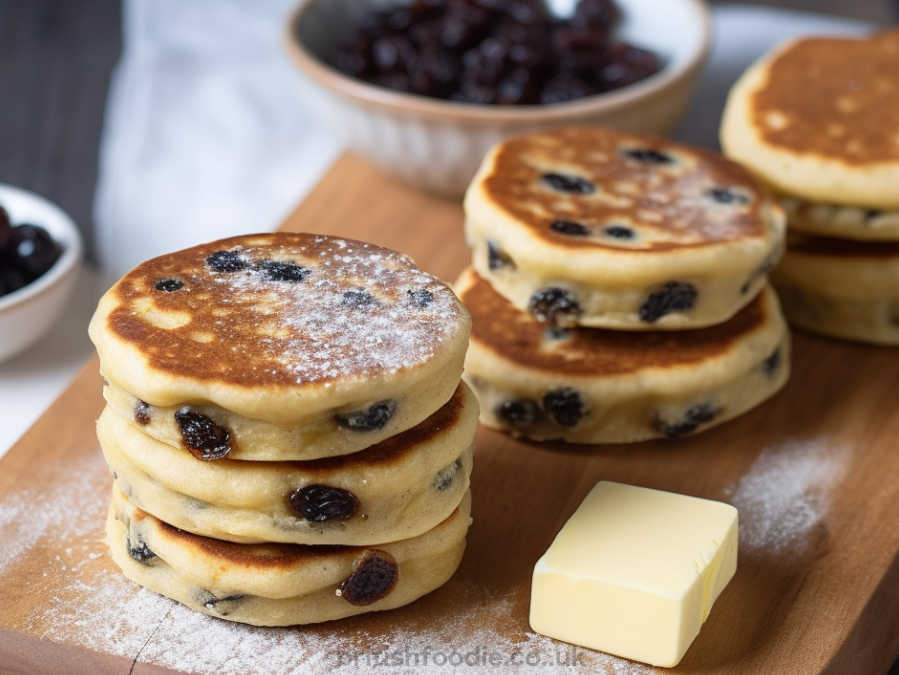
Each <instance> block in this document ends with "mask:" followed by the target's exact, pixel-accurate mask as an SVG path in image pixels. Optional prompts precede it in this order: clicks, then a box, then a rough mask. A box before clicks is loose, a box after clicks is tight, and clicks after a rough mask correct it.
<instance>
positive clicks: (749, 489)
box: [726, 442, 845, 555]
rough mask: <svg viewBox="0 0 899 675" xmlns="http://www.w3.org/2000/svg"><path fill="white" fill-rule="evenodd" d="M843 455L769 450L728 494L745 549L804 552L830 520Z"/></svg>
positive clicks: (803, 447) (802, 446)
mask: <svg viewBox="0 0 899 675" xmlns="http://www.w3.org/2000/svg"><path fill="white" fill-rule="evenodd" d="M843 458H844V453H843V452H842V450H840V449H833V448H825V447H821V446H819V445H816V444H814V443H804V442H789V443H786V444H784V445H783V446H780V447H778V448H774V449H770V450H766V451H765V452H763V453H762V454H761V455H759V457H758V458H757V459H756V460H755V462H754V463H753V464H752V466H751V467H750V469H749V471H748V472H747V473H746V474H744V475H743V477H742V478H741V479H740V480H739V482H738V483H737V484H736V485H734V486H732V487H731V488H730V489H729V490H727V491H726V495H727V496H728V497H729V499H730V501H731V503H732V504H733V505H734V506H736V507H737V510H738V511H739V513H740V548H741V550H745V551H754V552H764V553H765V554H768V555H777V554H780V553H784V552H786V551H789V550H801V549H802V548H804V546H805V544H806V540H807V536H808V534H809V533H810V532H811V531H812V529H813V528H815V527H816V526H817V525H818V524H819V523H821V521H822V520H823V519H824V518H825V517H826V515H827V509H828V507H829V488H830V486H831V485H833V484H834V483H835V482H836V481H837V480H838V479H839V477H840V475H841V474H842V471H843V470H844V468H845V467H844V461H843Z"/></svg>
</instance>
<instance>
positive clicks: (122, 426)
mask: <svg viewBox="0 0 899 675" xmlns="http://www.w3.org/2000/svg"><path fill="white" fill-rule="evenodd" d="M477 419H478V405H477V401H476V400H475V397H474V395H473V394H472V392H471V391H470V390H469V389H468V387H467V386H465V385H464V384H460V385H459V387H458V389H457V391H456V393H455V394H454V395H453V397H452V398H451V399H450V400H449V401H448V402H447V403H446V404H444V406H443V407H442V408H440V410H438V411H437V412H436V413H434V414H433V415H431V416H430V417H429V418H428V419H426V420H425V421H424V422H422V423H421V424H419V425H417V426H415V427H413V428H412V429H408V430H406V431H404V432H402V433H401V434H398V435H396V436H393V437H391V438H388V439H386V440H383V441H381V442H380V443H378V444H377V445H374V446H372V447H370V448H367V449H365V450H361V451H359V452H356V453H353V454H351V455H341V456H339V457H327V458H322V459H317V460H308V461H302V462H249V461H237V460H231V459H222V460H219V461H217V462H202V461H198V460H197V459H195V458H194V457H192V456H191V455H189V454H187V453H184V452H181V451H179V450H177V449H175V448H172V447H171V446H169V445H167V444H165V443H162V442H160V441H157V440H155V439H153V438H151V437H149V436H147V435H146V434H143V433H142V432H141V431H140V429H139V428H138V427H137V426H136V425H135V424H132V423H131V422H129V421H127V420H124V419H122V418H121V417H119V416H117V415H114V414H113V413H112V412H111V411H110V410H109V409H107V410H106V411H104V412H103V414H102V415H101V416H100V419H99V421H98V423H97V436H98V438H99V440H100V446H101V447H102V449H103V454H104V455H105V457H106V461H107V463H108V464H109V466H110V468H111V469H112V471H113V472H114V473H115V477H116V478H115V479H116V484H117V485H118V486H119V487H120V489H121V490H122V491H123V492H124V493H125V494H126V495H127V496H128V498H129V499H131V500H132V501H133V502H134V503H135V504H137V505H138V506H140V508H142V509H143V510H145V511H147V512H149V513H152V514H153V515H154V516H156V517H158V518H160V519H161V520H163V521H165V522H167V523H169V524H171V525H174V526H175V527H179V528H181V529H183V530H187V531H189V532H194V533H197V534H201V535H204V536H208V537H216V538H218V539H224V540H229V541H235V542H264V541H271V542H289V543H298V544H314V545H319V544H347V545H368V544H380V543H383V542H387V541H395V540H397V539H405V538H409V537H414V536H417V535H419V534H421V533H423V532H425V531H427V530H429V529H430V528H432V527H434V526H435V525H436V524H437V523H439V522H440V521H441V520H443V519H444V518H446V517H447V516H448V515H449V514H450V513H452V511H453V509H455V508H456V507H457V506H458V505H459V502H460V501H461V499H462V496H463V495H464V494H465V492H466V490H467V489H468V484H469V476H470V474H471V467H472V447H471V446H472V441H473V438H474V433H475V429H476V427H477Z"/></svg>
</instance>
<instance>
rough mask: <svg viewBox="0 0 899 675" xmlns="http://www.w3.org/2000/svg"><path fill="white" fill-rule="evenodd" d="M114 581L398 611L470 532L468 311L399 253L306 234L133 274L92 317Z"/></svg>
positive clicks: (450, 564)
mask: <svg viewBox="0 0 899 675" xmlns="http://www.w3.org/2000/svg"><path fill="white" fill-rule="evenodd" d="M90 334H91V338H92V340H93V341H94V344H95V345H96V347H97V351H98V352H99V355H100V368H101V372H102V374H103V376H104V378H105V380H106V387H105V389H104V395H105V398H106V401H107V406H106V408H105V410H104V411H103V413H102V415H101V416H100V419H99V421H98V423H97V435H98V437H99V440H100V445H101V447H102V449H103V454H104V455H105V457H106V461H107V462H108V464H109V466H110V469H111V470H112V472H113V476H114V479H115V480H114V486H113V495H112V503H111V506H110V510H109V517H108V521H107V536H108V544H109V547H110V551H111V554H112V558H113V559H114V560H115V562H116V563H117V564H118V565H119V567H121V569H122V571H123V572H124V573H125V574H126V575H127V576H128V577H130V578H131V579H133V580H134V581H136V582H138V583H139V584H142V585H144V586H146V587H148V588H150V589H153V590H155V591H157V592H159V593H162V594H163V595H166V596H169V597H171V598H174V599H175V600H178V601H179V602H181V603H183V604H185V605H187V606H189V607H191V608H193V609H196V610H198V611H201V612H205V613H207V614H211V615H213V616H218V617H222V618H226V619H229V620H233V621H241V622H245V623H251V624H257V625H289V624H298V623H311V622H318V621H327V620H330V619H337V618H340V617H344V616H348V615H352V614H358V613H361V612H365V611H376V610H383V609H390V608H393V607H397V606H400V605H403V604H406V603H408V602H411V601H413V600H415V599H416V598H418V597H420V596H422V595H424V594H425V593H428V592H430V591H432V590H434V589H435V588H437V587H438V586H440V585H441V584H443V583H444V582H446V581H447V579H449V577H450V576H451V575H452V574H453V572H454V571H455V569H456V568H457V566H458V565H459V562H460V560H461V557H462V553H463V551H464V548H465V538H466V533H467V530H468V526H469V524H470V496H469V491H468V486H469V476H470V473H471V468H472V440H473V437H474V431H475V427H476V424H477V416H478V407H477V402H476V400H475V398H474V396H473V394H472V393H471V391H470V390H469V389H468V388H467V387H466V385H465V384H463V383H461V382H460V377H461V372H462V364H463V360H464V357H465V350H466V346H467V340H468V334H469V317H468V315H467V313H466V311H465V309H464V308H463V307H462V306H461V305H460V304H459V302H458V300H457V299H456V297H455V296H454V295H453V292H452V291H451V290H450V289H449V288H448V287H447V286H446V285H444V284H443V283H441V282H440V281H438V280H437V279H435V278H434V277H432V276H430V275H428V274H425V273H424V272H422V271H421V270H419V269H418V268H417V267H415V265H414V263H413V262H412V261H411V260H410V259H409V258H407V257H405V256H402V255H400V254H398V253H395V252H393V251H390V250H387V249H383V248H379V247H377V246H373V245H370V244H366V243H362V242H357V241H349V240H343V239H335V238H330V237H322V236H314V235H308V234H263V235H248V236H244V237H235V238H232V239H225V240H221V241H217V242H213V243H211V244H207V245H203V246H197V247H195V248H191V249H187V250H184V251H179V252H177V253H173V254H170V255H165V256H162V257H159V258H155V259H153V260H150V261H148V262H146V263H143V264H142V265H139V266H138V267H136V268H135V269H134V270H132V271H131V272H129V273H128V274H127V275H125V277H123V278H122V279H121V280H120V281H119V282H118V283H117V284H116V285H115V286H113V287H112V288H111V289H110V290H109V291H108V292H107V293H106V294H105V295H104V296H103V298H102V299H101V301H100V304H99V307H98V309H97V312H96V314H95V315H94V318H93V320H92V322H91V326H90Z"/></svg>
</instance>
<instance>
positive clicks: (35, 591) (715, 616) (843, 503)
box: [0, 156, 899, 673]
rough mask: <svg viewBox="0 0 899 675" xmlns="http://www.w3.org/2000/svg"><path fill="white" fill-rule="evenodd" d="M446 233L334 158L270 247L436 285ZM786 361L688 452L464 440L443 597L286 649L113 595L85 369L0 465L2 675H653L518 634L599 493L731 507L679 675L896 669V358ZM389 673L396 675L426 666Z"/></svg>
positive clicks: (807, 343) (453, 268) (269, 634)
mask: <svg viewBox="0 0 899 675" xmlns="http://www.w3.org/2000/svg"><path fill="white" fill-rule="evenodd" d="M461 221H462V214H461V210H460V208H459V206H458V205H457V204H455V203H449V202H444V201H440V200H437V199H435V198H432V197H428V196H426V195H423V194H421V193H418V192H415V191H413V190H411V189H409V188H406V187H404V186H402V185H400V184H397V183H395V182H393V181H391V180H390V179H388V178H385V177H384V176H382V175H381V174H379V173H377V172H376V171H375V170H374V169H373V168H371V167H370V166H369V165H368V164H366V163H364V162H362V161H361V160H359V159H356V158H355V157H353V156H345V157H343V158H342V159H341V160H340V161H339V162H338V163H337V164H336V165H335V167H334V168H333V169H332V170H331V172H330V173H329V174H328V175H327V176H326V177H325V178H324V180H323V181H322V182H321V184H320V185H319V186H318V187H317V188H316V189H315V190H314V191H313V192H312V193H311V194H310V195H309V197H308V198H307V199H306V201H305V202H304V203H303V204H302V205H301V206H300V207H299V208H298V209H297V210H296V211H295V212H294V213H293V214H292V215H291V217H290V218H289V219H288V221H287V222H286V223H285V229H289V230H304V231H312V232H322V233H330V234H339V235H344V236H349V237H356V238H362V239H366V240H369V241H372V242H375V243H378V244H382V245H386V246H389V247H392V248H395V249H399V250H401V251H403V252H405V253H408V254H410V255H412V256H413V257H414V258H415V259H416V260H417V261H418V262H419V264H420V265H421V266H422V267H424V268H425V269H427V270H428V271H430V272H433V273H435V274H437V275H439V276H441V277H443V278H445V279H450V280H452V279H454V278H455V276H456V274H457V273H458V272H459V271H460V269H461V268H462V267H463V266H464V265H465V264H466V262H467V258H468V250H467V248H466V247H465V244H464V241H463V238H462V231H461ZM794 352H795V354H794V371H793V377H792V379H791V381H790V383H789V385H788V386H787V388H786V389H785V390H784V391H783V392H782V393H780V394H779V395H778V396H776V397H775V398H774V399H772V400H771V401H769V402H768V403H766V404H765V405H763V406H761V407H760V408H758V409H757V410H755V411H753V412H751V413H749V414H747V415H745V416H744V417H741V418H739V419H737V420H735V421H733V422H730V423H728V424H725V425H723V426H722V427H718V428H716V429H712V430H710V431H708V432H706V433H703V434H701V435H699V436H695V437H692V438H687V439H683V440H679V441H669V442H651V443H641V444H637V445H627V446H624V445H622V446H608V447H601V448H573V447H565V446H562V445H552V444H544V445H527V444H523V443H519V442H516V441H513V440H511V439H509V438H507V437H505V436H503V435H500V434H497V433H494V432H490V431H488V430H485V429H481V430H480V431H479V434H478V437H477V452H476V462H475V472H474V476H473V494H474V517H475V523H474V526H473V527H472V530H471V533H470V537H469V548H468V551H467V553H466V556H465V560H464V562H463V564H462V567H461V569H460V570H459V572H458V573H457V574H456V575H455V577H454V578H453V579H452V580H451V581H450V583H448V584H447V585H446V586H445V587H443V588H442V589H440V590H438V591H436V592H435V593H433V594H431V595H429V596H427V597H426V598H424V599H422V600H421V601H419V602H417V603H415V604H413V605H411V606H408V607H405V608H401V609H398V610H394V611H391V612H385V613H381V614H375V615H370V616H363V617H358V618H353V619H350V620H345V621H341V622H334V623H330V624H323V625H320V626H314V627H305V628H302V627H301V628H292V629H253V628H249V627H244V626H236V625H231V624H227V625H226V623H225V622H222V621H219V620H216V619H210V618H206V617H199V616H198V615H194V614H191V613H190V612H188V611H187V610H184V609H183V608H180V607H179V606H176V605H175V604H174V603H171V602H170V601H168V600H163V599H160V598H159V597H158V596H154V595H153V594H151V593H149V592H147V591H139V590H138V588H137V587H136V586H135V585H134V584H131V583H130V582H127V581H125V580H123V579H122V578H121V577H120V575H118V573H117V572H116V570H115V568H114V566H113V565H112V563H111V562H110V561H109V560H108V558H107V557H106V555H105V554H104V552H103V545H102V543H101V540H100V539H101V529H102V518H103V514H104V510H105V504H106V500H107V498H108V489H109V477H108V475H107V472H106V469H105V466H104V465H103V463H102V459H101V458H100V455H99V451H98V448H97V443H96V440H95V437H94V424H93V421H94V419H95V418H96V416H97V415H98V413H99V411H100V409H101V405H102V404H101V397H100V379H99V376H98V375H97V373H96V370H97V363H96V361H95V360H94V361H91V362H89V363H88V364H86V366H85V367H84V369H83V370H82V371H81V373H80V374H79V375H78V377H77V378H76V379H75V380H74V381H73V383H72V384H71V386H70V387H69V388H68V390H67V391H66V392H65V393H64V394H63V395H62V396H61V397H60V399H59V400H58V401H57V402H56V403H55V404H54V405H53V406H52V407H51V408H50V409H49V410H48V411H47V412H46V414H45V415H44V416H43V417H42V418H41V420H40V421H39V422H38V423H37V424H36V425H35V426H34V427H33V428H32V429H31V430H30V431H29V432H28V434H26V435H25V436H24V437H23V438H22V440H21V441H20V442H19V443H18V444H17V445H16V446H15V447H14V448H13V449H12V450H11V451H10V452H9V453H8V455H7V456H6V457H5V458H4V459H3V460H2V461H0V542H2V543H0V582H2V587H3V589H4V595H5V599H4V602H3V603H0V671H3V672H86V671H90V672H93V673H101V672H122V673H127V672H131V671H133V672H146V673H150V672H160V671H161V670H162V669H173V670H178V669H182V670H195V671H200V672H241V671H243V672H250V671H254V670H257V671H259V672H273V671H278V672H286V671H288V670H291V669H299V670H302V669H304V667H308V669H309V670H320V671H329V672H335V671H339V670H340V668H339V667H338V666H339V665H340V664H339V663H335V662H334V658H336V657H335V655H334V654H330V657H331V659H332V660H331V661H328V660H327V659H325V658H324V657H323V654H324V653H325V652H328V651H329V650H331V651H333V650H334V648H335V646H337V647H338V648H339V650H340V651H339V655H343V656H346V655H350V656H352V655H354V654H356V655H358V654H364V655H367V656H368V657H369V658H370V655H371V654H373V653H381V652H379V650H382V649H385V648H390V649H401V648H403V647H404V646H405V647H406V648H407V649H411V650H413V651H415V650H418V652H416V653H417V654H418V658H419V659H421V658H422V653H421V652H422V650H424V649H425V648H429V649H431V650H433V651H432V652H431V654H433V652H434V651H441V650H452V649H456V650H458V651H459V653H462V654H469V653H471V654H473V653H475V650H477V653H478V654H481V655H483V654H486V653H487V652H491V651H493V652H495V653H496V659H497V660H496V661H489V660H488V661H479V662H478V664H477V665H471V663H469V664H467V665H466V664H463V665H461V666H459V667H458V669H460V670H462V671H467V672H481V671H483V670H486V669H487V666H488V665H495V666H497V669H498V670H502V671H509V670H513V669H515V668H516V667H517V666H518V664H520V663H521V662H522V660H524V659H526V658H530V655H531V653H532V652H533V653H536V654H537V657H535V659H539V660H540V663H539V664H538V665H534V664H531V667H529V666H528V665H527V663H525V665H524V666H521V670H528V669H530V670H532V671H534V672H553V671H554V670H564V669H565V668H564V659H565V658H568V657H570V656H571V657H573V658H574V659H578V660H577V661H572V660H569V664H571V663H579V664H581V665H580V666H575V668H578V669H587V668H589V669H591V670H593V671H595V672H610V673H629V672H646V671H650V670H651V669H648V668H644V667H643V666H640V665H638V664H632V663H630V662H627V661H623V660H620V659H615V658H611V657H608V656H605V655H602V654H598V653H596V652H591V651H589V650H577V651H576V652H571V653H569V652H568V651H566V650H565V647H564V645H561V644H560V643H554V642H552V641H550V640H548V639H546V638H539V637H537V636H534V635H532V634H530V633H529V629H528V623H527V610H528V599H529V592H530V574H531V570H532V566H533V564H534V562H535V561H536V559H537V557H538V556H539V555H540V554H541V553H542V552H543V551H544V549H545V548H546V547H547V546H548V545H549V543H550V541H551V540H552V538H553V536H554V535H555V533H556V532H557V530H558V529H559V527H560V526H561V525H562V523H564V521H565V520H566V518H568V516H570V515H571V513H572V512H573V510H574V509H575V508H576V506H577V505H578V503H579V502H580V500H581V499H582V498H583V497H584V495H585V494H586V493H587V491H588V490H589V489H590V487H591V486H592V485H593V484H594V483H595V482H596V481H597V480H600V479H609V480H617V481H624V482H628V483H634V484H638V485H645V486H650V487H655V488H661V489H666V490H674V491H677V492H682V493H686V494H692V495H697V496H702V497H708V498H712V499H721V500H725V501H730V502H732V503H736V504H737V506H738V507H739V508H740V519H741V523H740V527H741V552H740V562H739V568H738V571H737V575H736V577H735V578H734V579H733V581H732V582H731V583H730V585H729V586H728V587H727V589H726V590H725V591H724V593H723V594H722V596H721V597H720V599H719V600H718V602H717V604H716V605H715V607H714V609H713V611H712V613H711V615H710V617H709V619H708V622H707V623H706V625H705V627H704V628H703V631H702V633H701V634H700V636H699V637H698V639H697V640H696V642H695V643H694V644H693V646H692V647H691V649H690V650H689V652H688V653H687V655H686V657H685V659H684V661H683V662H682V663H681V665H680V666H679V667H678V668H677V669H676V670H677V671H678V672H685V673H818V672H828V673H883V672H886V671H887V669H888V668H889V666H890V664H891V663H892V662H893V660H894V659H895V657H896V655H897V653H899V629H897V626H899V562H897V552H899V527H897V525H899V481H897V480H896V476H897V475H899V441H897V438H899V410H897V406H896V401H897V400H899V352H897V351H894V350H889V349H884V348H874V347H865V346H861V345H854V344H850V343H845V342H837V341H831V340H826V339H821V338H816V337H812V336H806V335H801V334H799V335H796V336H795V346H794ZM226 638H227V640H231V641H233V643H232V642H228V643H227V644H224V643H223V641H224V640H225V639H226ZM288 648H289V656H285V653H288V652H286V651H285V650H287V649H288ZM240 650H243V651H240ZM247 650H255V652H258V653H247ZM413 656H414V655H413ZM560 656H561V657H563V658H562V661H561V663H560V662H559V657H560ZM404 658H405V659H406V660H405V661H403V662H402V663H401V664H396V665H397V667H396V668H394V670H395V671H402V670H404V668H405V670H409V671H413V670H420V669H422V668H423V667H424V665H425V664H423V663H422V662H421V660H419V661H418V662H417V663H416V664H413V665H412V666H411V667H410V661H409V659H410V658H411V657H409V656H408V655H407V657H404ZM429 658H431V657H429ZM474 658H482V656H478V657H474ZM363 663H364V662H363ZM447 663H451V662H449V661H448V662H447ZM356 665H357V666H358V665H359V661H358V656H357V662H356ZM427 665H428V666H432V665H433V662H428V663H427ZM436 665H438V666H439V665H440V664H439V663H438V664H436ZM448 668H449V666H447V669H448ZM384 670H388V669H387V668H385V669H384Z"/></svg>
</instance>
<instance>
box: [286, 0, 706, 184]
mask: <svg viewBox="0 0 899 675" xmlns="http://www.w3.org/2000/svg"><path fill="white" fill-rule="evenodd" d="M709 43H710V36H709V12H708V8H707V7H706V5H705V3H704V2H703V1H702V0H664V1H661V0H405V1H404V0H380V1H379V0H366V1H362V0H303V1H302V2H301V3H300V5H299V6H298V7H297V9H296V10H295V11H294V13H293V14H292V15H291V16H290V18H289V20H288V23H287V30H286V44H287V50H288V52H289V54H290V56H291V58H292V60H293V61H294V63H295V64H296V66H297V68H298V70H299V72H300V74H301V78H300V81H301V85H302V87H303V89H304V100H305V101H307V102H308V105H309V106H310V108H311V109H312V110H313V111H314V112H315V113H316V114H317V116H318V117H319V118H320V119H321V121H322V122H323V123H325V124H326V125H328V126H330V127H331V128H332V129H333V130H334V131H335V132H336V133H337V134H338V135H339V136H340V137H341V138H342V140H343V141H344V142H345V144H346V145H347V147H349V148H350V149H352V150H354V151H356V152H357V153H359V154H361V155H362V156H364V157H366V158H368V159H369V160H370V161H372V162H374V163H375V164H377V165H378V166H380V167H381V168H382V169H384V170H386V171H387V172H389V173H391V174H393V175H395V176H397V177H399V178H400V179H402V180H404V181H406V182H409V183H412V184H414V185H416V186H419V187H422V188H425V189H427V190H430V191H434V192H438V193H442V194H445V195H447V196H458V195H460V194H462V193H463V192H464V190H465V188H466V187H467V185H468V183H469V181H470V180H471V177H472V176H473V175H474V172H475V171H476V169H477V167H478V165H479V163H480V161H481V159H482V157H483V156H484V154H485V153H486V151H487V150H488V149H489V148H490V147H491V146H492V145H494V144H495V143H497V142H498V141H499V140H501V139H502V138H505V137H507V136H510V135H515V134H520V133H527V132H531V131H537V130H543V129H549V128H553V127H559V126H584V125H601V126H608V127H612V128H616V129H621V130H625V131H636V132H644V133H656V134H665V133H667V132H668V131H670V130H671V129H672V128H673V127H674V126H675V125H676V124H677V123H678V122H679V121H680V119H681V117H682V115H683V113H684V111H685V109H686V105H687V103H688V101H689V97H690V94H691V92H692V89H693V85H694V84H695V81H696V78H697V75H698V73H699V71H700V69H701V67H702V65H703V63H704V61H705V58H706V55H707V52H708V48H709Z"/></svg>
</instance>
